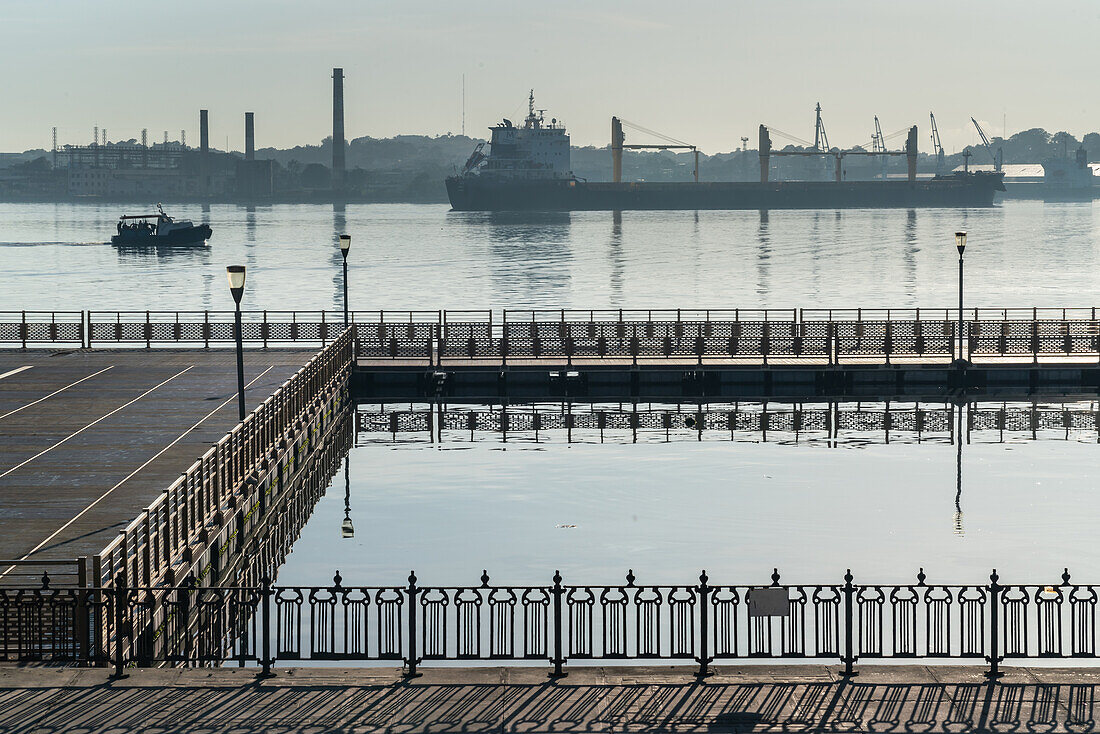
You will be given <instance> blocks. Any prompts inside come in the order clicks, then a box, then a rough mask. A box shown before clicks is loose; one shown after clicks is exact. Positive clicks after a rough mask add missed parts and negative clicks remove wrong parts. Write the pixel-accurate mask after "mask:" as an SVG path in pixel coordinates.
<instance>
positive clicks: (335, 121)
mask: <svg viewBox="0 0 1100 734" xmlns="http://www.w3.org/2000/svg"><path fill="white" fill-rule="evenodd" d="M332 186H333V188H343V186H344V70H343V69H333V70H332Z"/></svg>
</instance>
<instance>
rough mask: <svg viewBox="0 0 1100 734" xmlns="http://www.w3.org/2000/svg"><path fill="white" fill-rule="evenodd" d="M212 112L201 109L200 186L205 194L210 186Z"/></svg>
mask: <svg viewBox="0 0 1100 734" xmlns="http://www.w3.org/2000/svg"><path fill="white" fill-rule="evenodd" d="M209 158H210V112H209V110H199V188H200V190H201V191H202V192H203V193H204V194H205V193H207V191H208V190H209V187H210V161H209Z"/></svg>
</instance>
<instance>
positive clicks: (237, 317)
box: [225, 265, 244, 421]
mask: <svg viewBox="0 0 1100 734" xmlns="http://www.w3.org/2000/svg"><path fill="white" fill-rule="evenodd" d="M225 273H226V275H227V276H228V277H229V292H230V293H232V294H233V302H234V303H235V304H236V309H235V313H234V316H233V338H234V339H235V340H236V342H237V404H238V407H239V408H240V410H239V411H238V412H239V413H240V419H241V420H242V421H243V420H244V343H243V341H244V337H243V335H242V333H241V296H243V295H244V265H230V266H228V267H227V268H226V269H225Z"/></svg>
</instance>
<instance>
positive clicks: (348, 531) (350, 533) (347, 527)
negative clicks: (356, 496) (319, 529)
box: [340, 456, 355, 538]
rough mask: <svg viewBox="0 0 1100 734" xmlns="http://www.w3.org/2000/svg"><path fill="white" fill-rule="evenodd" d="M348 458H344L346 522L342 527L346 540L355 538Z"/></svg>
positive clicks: (341, 533) (341, 532)
mask: <svg viewBox="0 0 1100 734" xmlns="http://www.w3.org/2000/svg"><path fill="white" fill-rule="evenodd" d="M348 461H349V459H348V457H346V456H345V457H344V522H343V523H342V524H341V525H340V535H341V536H343V537H345V538H351V537H354V536H355V526H354V525H352V524H351V479H350V478H349V475H348Z"/></svg>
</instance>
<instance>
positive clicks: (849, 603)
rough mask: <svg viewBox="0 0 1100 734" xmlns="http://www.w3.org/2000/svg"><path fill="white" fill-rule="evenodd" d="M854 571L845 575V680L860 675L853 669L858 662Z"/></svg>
mask: <svg viewBox="0 0 1100 734" xmlns="http://www.w3.org/2000/svg"><path fill="white" fill-rule="evenodd" d="M852 578H853V577H852V569H850V568H849V569H848V571H847V573H845V574H844V657H843V658H841V662H842V663H844V671H843V672H842V673H841V675H842V676H843V677H845V678H854V677H855V676H857V675H859V673H857V672H856V671H855V670H853V669H852V665H853V664H854V663H855V661H856V656H855V646H854V644H853V640H852V637H853V631H854V630H853V617H854V614H853V610H852V607H853V600H854V597H855V591H856V587H855V586H853V585H852Z"/></svg>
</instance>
